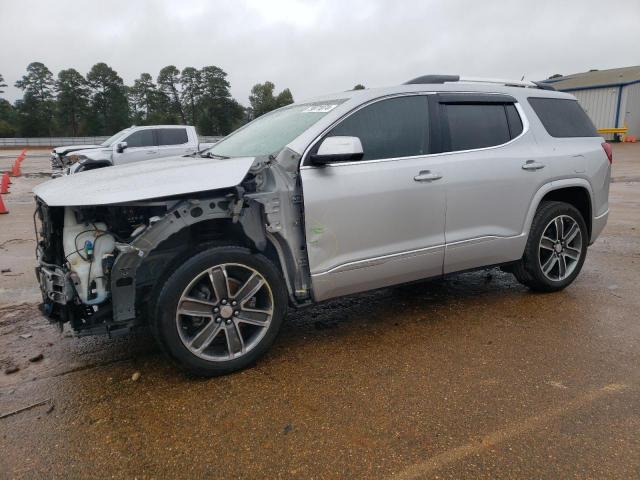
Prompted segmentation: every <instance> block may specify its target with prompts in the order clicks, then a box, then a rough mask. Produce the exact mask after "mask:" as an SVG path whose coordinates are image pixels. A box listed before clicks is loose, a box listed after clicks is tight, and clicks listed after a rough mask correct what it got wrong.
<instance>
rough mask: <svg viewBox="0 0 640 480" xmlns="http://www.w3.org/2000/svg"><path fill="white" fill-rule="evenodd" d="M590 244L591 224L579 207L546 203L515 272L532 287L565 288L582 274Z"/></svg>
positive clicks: (542, 288) (530, 233) (536, 288)
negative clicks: (589, 224)
mask: <svg viewBox="0 0 640 480" xmlns="http://www.w3.org/2000/svg"><path fill="white" fill-rule="evenodd" d="M587 243H588V236H587V227H586V224H585V221H584V219H583V218H582V215H581V214H580V212H579V211H578V210H577V209H576V208H575V207H573V206H572V205H569V204H567V203H564V202H544V203H543V204H541V206H540V207H539V208H538V211H537V212H536V215H535V217H534V219H533V223H532V225H531V230H530V232H529V238H528V240H527V245H526V248H525V252H524V255H523V257H522V260H521V261H520V262H519V263H518V264H517V265H515V267H514V269H513V273H514V275H515V276H516V278H517V279H518V281H520V282H521V283H523V284H525V285H527V286H528V287H529V288H531V289H532V290H536V291H541V292H553V291H557V290H561V289H563V288H565V287H567V286H568V285H569V284H571V283H572V282H573V281H574V280H575V278H576V277H577V276H578V274H579V273H580V270H581V269H582V265H583V264H584V260H585V257H586V255H587Z"/></svg>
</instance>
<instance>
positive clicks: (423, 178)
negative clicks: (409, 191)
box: [413, 170, 442, 182]
mask: <svg viewBox="0 0 640 480" xmlns="http://www.w3.org/2000/svg"><path fill="white" fill-rule="evenodd" d="M441 178H442V175H440V174H439V173H432V172H431V170H422V171H421V172H420V173H419V174H418V175H416V176H415V177H413V179H414V180H415V181H416V182H433V181H434V180H440V179H441Z"/></svg>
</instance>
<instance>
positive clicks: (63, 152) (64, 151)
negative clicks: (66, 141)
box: [53, 145, 104, 155]
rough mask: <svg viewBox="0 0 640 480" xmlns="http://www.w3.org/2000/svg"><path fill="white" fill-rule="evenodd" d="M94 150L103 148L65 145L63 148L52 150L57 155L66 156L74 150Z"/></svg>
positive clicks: (100, 146) (99, 146) (98, 146)
mask: <svg viewBox="0 0 640 480" xmlns="http://www.w3.org/2000/svg"><path fill="white" fill-rule="evenodd" d="M95 148H104V147H103V146H102V145H65V146H64V147H56V148H54V149H53V151H54V152H55V153H57V154H58V155H66V154H67V153H70V152H75V151H76V150H93V149H95Z"/></svg>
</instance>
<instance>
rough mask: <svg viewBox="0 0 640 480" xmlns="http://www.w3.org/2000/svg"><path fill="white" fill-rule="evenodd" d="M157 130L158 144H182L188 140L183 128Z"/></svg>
mask: <svg viewBox="0 0 640 480" xmlns="http://www.w3.org/2000/svg"><path fill="white" fill-rule="evenodd" d="M157 132H158V145H182V144H184V143H188V142H189V139H188V138H187V130H186V129H185V128H159V129H158V130H157Z"/></svg>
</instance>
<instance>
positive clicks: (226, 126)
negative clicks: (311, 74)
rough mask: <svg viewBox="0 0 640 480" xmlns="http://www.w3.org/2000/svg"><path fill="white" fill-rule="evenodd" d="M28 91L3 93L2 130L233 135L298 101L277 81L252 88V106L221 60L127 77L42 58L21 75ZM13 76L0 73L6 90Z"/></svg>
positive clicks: (0, 133)
mask: <svg viewBox="0 0 640 480" xmlns="http://www.w3.org/2000/svg"><path fill="white" fill-rule="evenodd" d="M15 86H16V87H17V88H19V89H21V90H22V92H23V96H22V98H21V99H19V100H16V101H15V102H14V103H13V104H11V103H10V102H9V101H7V100H6V99H3V98H0V137H14V136H17V137H42V136H102V135H112V134H113V133H115V132H117V131H119V130H122V129H123V128H126V127H128V126H130V125H154V124H186V125H195V126H196V128H197V130H198V132H199V133H200V134H201V135H226V134H228V133H230V132H232V131H233V130H235V129H236V128H238V127H239V126H241V125H242V124H244V123H246V122H247V121H249V120H251V119H253V118H255V117H258V116H260V115H262V114H264V113H267V112H269V111H271V110H273V109H275V108H279V107H282V106H284V105H288V104H290V103H293V96H292V95H291V92H290V91H289V89H288V88H287V89H284V90H282V91H281V92H279V93H276V92H275V85H274V84H273V83H272V82H265V83H262V84H256V85H254V86H253V88H252V89H251V95H250V97H249V102H250V106H249V107H244V106H242V105H241V104H240V103H239V102H238V101H237V100H235V99H234V98H233V97H232V96H231V93H230V83H229V81H228V80H227V74H226V72H225V71H224V70H222V69H221V68H219V67H216V66H214V65H209V66H205V67H202V68H200V69H197V68H194V67H186V68H183V69H182V70H179V69H178V68H176V67H175V66H173V65H169V66H166V67H164V68H163V69H161V70H160V72H159V73H158V76H157V77H156V79H155V81H154V78H153V77H152V76H151V74H149V73H142V74H141V75H140V77H139V78H137V79H136V80H135V81H134V82H133V85H125V83H124V81H123V79H122V78H121V77H120V76H119V75H118V73H117V72H116V71H115V70H114V69H113V68H111V67H110V66H109V65H107V64H106V63H96V64H95V65H94V66H93V67H92V68H91V70H89V72H88V73H87V75H86V76H83V75H82V74H81V73H80V72H78V71H77V70H75V69H73V68H69V69H66V70H61V71H60V72H58V75H57V77H54V75H53V73H52V72H51V71H50V70H49V69H48V68H47V67H46V66H45V65H44V64H43V63H40V62H33V63H30V64H29V65H28V66H27V70H26V74H25V75H24V76H23V77H22V78H21V79H20V80H18V81H17V82H16V83H15ZM5 87H7V84H6V82H5V80H4V78H3V77H2V74H0V94H2V93H4V90H3V89H4V88H5Z"/></svg>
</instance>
